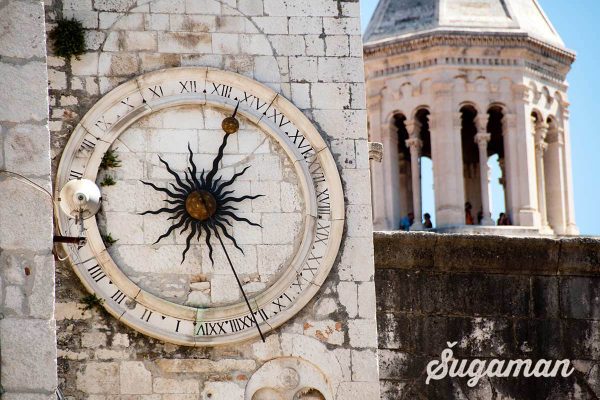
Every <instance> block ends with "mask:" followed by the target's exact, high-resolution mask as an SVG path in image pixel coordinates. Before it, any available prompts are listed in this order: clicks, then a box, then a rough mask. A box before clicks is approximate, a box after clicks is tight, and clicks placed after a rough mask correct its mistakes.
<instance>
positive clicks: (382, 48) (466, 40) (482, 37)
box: [363, 31, 575, 66]
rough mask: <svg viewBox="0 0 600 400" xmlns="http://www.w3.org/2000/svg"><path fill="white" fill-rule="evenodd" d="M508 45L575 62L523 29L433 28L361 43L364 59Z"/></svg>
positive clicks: (571, 54)
mask: <svg viewBox="0 0 600 400" xmlns="http://www.w3.org/2000/svg"><path fill="white" fill-rule="evenodd" d="M473 46H479V47H509V48H510V47H512V48H525V49H527V50H529V51H532V52H534V53H537V54H539V55H542V56H544V57H550V58H552V59H554V60H555V61H557V62H560V63H562V64H564V65H567V66H570V65H571V64H572V63H573V62H574V61H575V53H574V52H572V51H570V50H567V49H563V48H560V47H557V46H553V45H550V44H548V43H546V42H543V41H541V40H539V39H536V38H534V37H532V36H530V35H528V34H527V33H523V32H514V33H513V32H493V33H488V32H469V31H433V32H423V33H419V34H416V35H411V36H407V37H401V38H395V39H387V40H383V41H379V42H371V43H365V44H364V46H363V52H364V56H365V58H366V59H369V58H377V57H389V56H393V55H397V54H403V53H408V52H412V51H419V50H423V49H428V48H431V47H473Z"/></svg>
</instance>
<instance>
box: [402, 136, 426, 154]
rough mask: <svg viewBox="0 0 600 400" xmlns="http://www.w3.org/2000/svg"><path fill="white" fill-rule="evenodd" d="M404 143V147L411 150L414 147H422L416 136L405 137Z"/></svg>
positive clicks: (419, 148)
mask: <svg viewBox="0 0 600 400" xmlns="http://www.w3.org/2000/svg"><path fill="white" fill-rule="evenodd" d="M404 143H406V147H408V148H409V149H410V150H411V151H412V150H414V149H416V150H421V148H422V147H423V141H422V140H421V139H419V138H416V137H412V138H410V139H406V141H405V142H404Z"/></svg>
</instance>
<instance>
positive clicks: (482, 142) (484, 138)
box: [475, 132, 492, 148]
mask: <svg viewBox="0 0 600 400" xmlns="http://www.w3.org/2000/svg"><path fill="white" fill-rule="evenodd" d="M491 138H492V135H491V134H490V133H486V132H479V133H478V134H476V135H475V143H477V145H478V146H479V147H484V148H487V145H488V143H489V141H490V139H491Z"/></svg>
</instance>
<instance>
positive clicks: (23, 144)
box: [0, 0, 57, 400]
mask: <svg viewBox="0 0 600 400" xmlns="http://www.w3.org/2000/svg"><path fill="white" fill-rule="evenodd" d="M0 32H2V33H1V34H0V104H1V105H0V169H1V170H7V171H11V172H13V173H15V174H19V175H20V176H22V177H24V178H18V179H19V180H16V179H15V177H16V175H8V174H6V173H0V266H1V267H0V358H1V372H0V384H1V386H0V393H1V396H2V399H3V400H42V399H50V398H55V397H54V391H55V389H56V385H57V378H56V336H55V321H54V260H53V257H52V201H51V197H50V196H49V193H45V192H44V191H43V190H46V191H48V192H51V179H50V177H51V174H50V135H49V131H48V96H47V72H46V42H45V35H44V8H43V3H42V2H40V1H32V0H17V1H1V2H0ZM25 179H29V180H31V181H33V182H35V184H37V185H39V186H40V187H41V188H43V190H38V189H39V188H36V187H34V186H33V185H30V184H28V183H27V182H26V180H25Z"/></svg>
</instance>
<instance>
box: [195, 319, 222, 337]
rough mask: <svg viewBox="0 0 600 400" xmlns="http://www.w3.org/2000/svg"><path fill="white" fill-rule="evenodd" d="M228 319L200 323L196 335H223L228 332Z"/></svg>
mask: <svg viewBox="0 0 600 400" xmlns="http://www.w3.org/2000/svg"><path fill="white" fill-rule="evenodd" d="M226 322H228V321H223V322H205V323H203V324H200V326H199V327H198V330H197V331H196V335H200V334H202V335H221V334H226V333H227V331H226V330H225V323H226Z"/></svg>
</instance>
